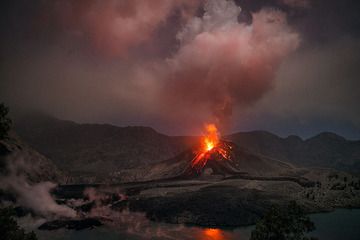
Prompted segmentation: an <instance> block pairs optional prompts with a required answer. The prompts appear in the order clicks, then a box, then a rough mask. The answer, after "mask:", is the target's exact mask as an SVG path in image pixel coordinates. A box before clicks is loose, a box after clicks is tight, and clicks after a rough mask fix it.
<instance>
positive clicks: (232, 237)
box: [36, 209, 360, 240]
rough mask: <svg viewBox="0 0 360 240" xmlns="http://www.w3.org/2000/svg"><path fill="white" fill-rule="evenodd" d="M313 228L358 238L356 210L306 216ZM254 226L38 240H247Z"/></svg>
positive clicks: (57, 235)
mask: <svg viewBox="0 0 360 240" xmlns="http://www.w3.org/2000/svg"><path fill="white" fill-rule="evenodd" d="M310 217H311V219H312V220H313V221H314V223H315V225H316V228H317V229H316V231H315V232H313V233H312V234H311V235H312V236H315V237H318V238H319V239H326V240H337V239H346V240H358V239H360V210H359V209H354V210H347V209H338V210H336V211H334V212H331V213H320V214H314V215H311V216H310ZM253 229H254V226H250V227H244V228H236V229H234V230H222V229H217V228H200V227H193V226H192V227H191V226H183V225H171V224H162V223H153V222H147V223H146V224H140V227H139V228H136V227H134V223H133V224H132V228H129V226H125V225H123V224H120V225H117V226H112V227H110V226H103V227H100V228H95V229H92V230H83V231H70V230H58V231H39V230H36V233H37V234H38V237H39V239H40V240H48V239H52V240H60V239H61V240H100V239H101V240H103V239H105V240H142V239H152V240H155V239H156V240H158V239H159V240H164V239H165V240H166V239H168V240H176V239H181V240H194V239H195V240H248V239H249V238H250V235H251V231H252V230H253Z"/></svg>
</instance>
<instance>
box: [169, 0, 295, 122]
mask: <svg viewBox="0 0 360 240" xmlns="http://www.w3.org/2000/svg"><path fill="white" fill-rule="evenodd" d="M204 11H205V13H204V15H203V16H202V17H194V18H192V19H191V20H190V21H189V22H188V24H187V25H186V26H185V27H184V28H183V29H182V30H181V31H180V32H179V33H178V34H177V38H178V40H179V41H180V48H179V50H178V51H177V52H176V53H175V54H174V55H173V56H172V57H171V58H170V59H168V60H167V67H168V68H169V69H170V70H169V72H168V74H167V81H166V83H165V87H164V91H165V93H166V94H165V95H166V97H167V98H168V99H170V102H171V103H172V107H173V106H174V105H175V106H178V107H179V108H184V107H185V108H188V109H190V110H193V109H194V108H195V109H196V107H198V106H201V107H204V106H205V107H208V108H209V109H210V111H211V112H212V114H213V118H214V121H215V122H216V123H218V124H219V125H220V126H221V127H224V126H226V124H227V123H228V122H229V118H230V116H231V114H232V111H233V110H232V109H233V107H234V106H235V105H237V106H243V107H244V106H248V105H250V104H252V103H254V102H256V101H257V100H259V99H260V98H261V97H262V96H263V95H264V94H265V93H266V92H268V91H269V90H270V89H271V87H272V86H273V80H274V78H275V75H276V72H277V70H278V68H279V66H280V65H281V63H282V62H283V60H284V59H285V58H286V57H287V56H288V55H289V54H290V53H291V52H293V51H294V50H295V49H296V48H297V47H298V45H299V42H300V39H299V35H298V34H297V33H296V32H294V31H293V30H292V29H291V28H290V27H289V25H288V24H287V20H286V15H285V13H283V12H281V11H278V10H274V9H262V10H261V11H259V12H256V13H253V14H252V23H250V24H246V23H240V22H238V16H239V14H240V12H241V8H240V7H239V6H237V5H236V4H235V3H234V2H233V1H215V0H209V1H207V2H206V4H205V6H204Z"/></svg>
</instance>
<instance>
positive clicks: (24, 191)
mask: <svg viewBox="0 0 360 240" xmlns="http://www.w3.org/2000/svg"><path fill="white" fill-rule="evenodd" d="M7 165H8V166H7V169H8V174H7V175H6V176H4V177H1V178H0V187H1V188H2V189H4V190H6V191H9V192H10V193H12V194H14V195H15V196H16V201H17V204H19V205H20V206H23V207H27V208H29V209H31V210H32V211H33V212H35V213H36V214H38V215H40V216H42V217H45V218H50V219H51V218H54V217H75V216H76V212H75V211H74V210H73V209H71V208H69V207H67V206H64V205H59V204H57V203H56V202H55V200H54V199H53V197H52V196H51V194H50V191H51V190H52V189H54V188H55V187H56V184H54V183H52V182H48V181H46V182H39V183H32V182H30V181H29V180H28V179H27V176H26V175H25V172H28V171H33V170H34V168H36V166H35V167H34V166H32V165H31V166H29V163H28V164H26V163H25V161H22V159H13V158H11V161H10V160H9V159H8V161H7ZM24 168H26V169H27V171H24Z"/></svg>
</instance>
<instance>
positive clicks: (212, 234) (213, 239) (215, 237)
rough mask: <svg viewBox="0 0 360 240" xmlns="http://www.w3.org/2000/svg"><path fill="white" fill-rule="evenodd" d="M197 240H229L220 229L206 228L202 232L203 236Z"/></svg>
mask: <svg viewBox="0 0 360 240" xmlns="http://www.w3.org/2000/svg"><path fill="white" fill-rule="evenodd" d="M197 240H227V238H225V236H224V233H223V231H222V230H220V229H216V228H205V229H203V230H202V231H201V236H199V238H197Z"/></svg>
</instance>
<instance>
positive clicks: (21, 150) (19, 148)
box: [0, 132, 65, 182]
mask: <svg viewBox="0 0 360 240" xmlns="http://www.w3.org/2000/svg"><path fill="white" fill-rule="evenodd" d="M9 174H12V175H15V176H24V177H26V179H27V180H29V181H30V182H41V181H53V182H63V181H64V180H65V178H64V175H63V174H62V173H61V171H59V170H58V168H57V167H56V166H55V165H54V163H53V162H52V161H51V160H49V159H48V158H46V157H44V156H43V155H41V154H40V153H38V152H37V151H36V150H34V149H32V148H31V147H30V146H28V145H27V144H26V143H24V141H22V140H21V139H20V138H19V137H18V136H17V135H16V134H15V133H14V132H11V133H10V135H9V137H8V138H7V139H4V140H0V177H5V176H8V175H9Z"/></svg>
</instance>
